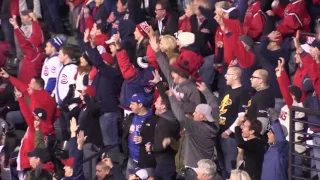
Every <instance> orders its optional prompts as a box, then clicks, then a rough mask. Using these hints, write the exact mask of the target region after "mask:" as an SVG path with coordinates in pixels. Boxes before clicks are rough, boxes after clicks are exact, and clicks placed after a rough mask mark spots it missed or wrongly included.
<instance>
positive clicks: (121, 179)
mask: <svg viewBox="0 0 320 180" xmlns="http://www.w3.org/2000/svg"><path fill="white" fill-rule="evenodd" d="M110 172H111V174H112V175H113V179H114V180H126V177H125V176H124V175H123V174H122V172H121V167H120V166H118V165H114V166H113V167H112V168H111V169H110Z"/></svg>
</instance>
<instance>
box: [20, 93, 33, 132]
mask: <svg viewBox="0 0 320 180" xmlns="http://www.w3.org/2000/svg"><path fill="white" fill-rule="evenodd" d="M18 101H19V106H20V111H21V113H22V115H23V117H24V119H25V120H26V123H27V124H28V127H29V128H30V130H31V131H34V124H33V121H34V117H33V114H32V112H31V110H30V108H29V107H28V105H27V103H26V100H25V99H24V98H23V97H20V98H18Z"/></svg>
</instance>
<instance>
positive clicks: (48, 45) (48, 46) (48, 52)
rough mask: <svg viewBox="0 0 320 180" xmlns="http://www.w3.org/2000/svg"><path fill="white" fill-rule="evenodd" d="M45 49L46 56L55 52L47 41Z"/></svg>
mask: <svg viewBox="0 0 320 180" xmlns="http://www.w3.org/2000/svg"><path fill="white" fill-rule="evenodd" d="M45 51H46V55H47V56H51V55H53V54H54V53H55V48H54V47H53V46H52V44H51V43H50V42H47V43H46V48H45Z"/></svg>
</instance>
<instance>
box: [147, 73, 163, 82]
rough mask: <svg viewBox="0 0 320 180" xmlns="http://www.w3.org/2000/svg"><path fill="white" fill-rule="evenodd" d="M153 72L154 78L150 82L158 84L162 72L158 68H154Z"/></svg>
mask: <svg viewBox="0 0 320 180" xmlns="http://www.w3.org/2000/svg"><path fill="white" fill-rule="evenodd" d="M152 74H153V80H150V81H149V82H150V83H153V84H157V83H158V82H160V81H161V77H160V74H159V72H158V71H157V70H154V71H153V72H152Z"/></svg>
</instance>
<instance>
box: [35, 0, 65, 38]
mask: <svg viewBox="0 0 320 180" xmlns="http://www.w3.org/2000/svg"><path fill="white" fill-rule="evenodd" d="M40 4H41V8H42V13H43V17H44V20H45V22H46V24H47V25H48V26H49V30H50V32H51V33H54V34H62V33H63V32H64V29H63V23H62V21H61V17H60V12H59V1H51V0H40Z"/></svg>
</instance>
